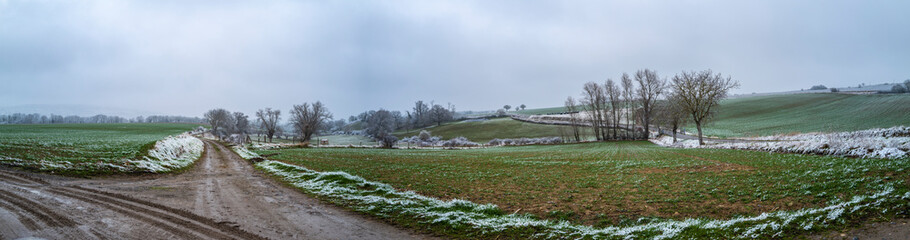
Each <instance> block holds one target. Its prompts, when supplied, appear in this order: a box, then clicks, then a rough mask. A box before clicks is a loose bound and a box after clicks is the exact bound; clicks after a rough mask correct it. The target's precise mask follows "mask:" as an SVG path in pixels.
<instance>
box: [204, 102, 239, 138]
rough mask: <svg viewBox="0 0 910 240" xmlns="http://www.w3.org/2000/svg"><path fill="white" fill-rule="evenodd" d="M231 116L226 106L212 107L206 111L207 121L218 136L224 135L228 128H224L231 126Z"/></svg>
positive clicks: (213, 132)
mask: <svg viewBox="0 0 910 240" xmlns="http://www.w3.org/2000/svg"><path fill="white" fill-rule="evenodd" d="M231 118H232V116H231V112H230V111H228V110H226V109H224V108H218V109H212V110H209V111H208V112H205V121H206V122H208V123H209V125H210V126H212V134H214V135H215V136H218V137H221V136H222V135H224V134H223V132H224V131H225V130H228V129H224V128H230V125H231V124H232V122H233V121H232V119H231Z"/></svg>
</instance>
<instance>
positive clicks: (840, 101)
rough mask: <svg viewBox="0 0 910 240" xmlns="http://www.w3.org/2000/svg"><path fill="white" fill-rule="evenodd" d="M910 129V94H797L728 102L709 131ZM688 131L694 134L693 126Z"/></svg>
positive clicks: (771, 132) (758, 133)
mask: <svg viewBox="0 0 910 240" xmlns="http://www.w3.org/2000/svg"><path fill="white" fill-rule="evenodd" d="M899 125H910V94H875V95H848V94H831V93H828V94H793V95H775V96H761V97H749V98H737V99H730V100H725V101H723V102H722V103H721V108H720V111H719V113H718V115H717V117H716V118H715V120H714V121H712V122H711V123H710V124H709V125H707V126H706V127H705V128H704V130H705V134H706V135H711V136H720V137H742V136H765V135H775V134H789V133H806V132H839V131H857V130H865V129H871V128H886V127H892V126H899ZM686 131H690V132H694V131H695V126H694V125H691V126H689V127H688V129H686Z"/></svg>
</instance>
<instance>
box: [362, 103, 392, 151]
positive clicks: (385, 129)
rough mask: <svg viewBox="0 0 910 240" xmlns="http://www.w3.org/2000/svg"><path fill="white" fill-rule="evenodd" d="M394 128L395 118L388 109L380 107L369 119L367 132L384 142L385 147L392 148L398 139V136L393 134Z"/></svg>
mask: <svg viewBox="0 0 910 240" xmlns="http://www.w3.org/2000/svg"><path fill="white" fill-rule="evenodd" d="M394 128H395V119H394V118H393V117H392V114H391V113H390V112H389V111H388V110H385V109H379V111H376V112H375V113H373V114H372V115H370V117H369V119H367V129H366V132H367V134H369V135H370V136H372V137H373V138H374V139H376V140H378V141H379V142H380V143H382V147H384V148H392V147H393V146H394V145H395V142H397V141H398V138H397V137H395V136H394V135H392V132H393V131H395V129H394Z"/></svg>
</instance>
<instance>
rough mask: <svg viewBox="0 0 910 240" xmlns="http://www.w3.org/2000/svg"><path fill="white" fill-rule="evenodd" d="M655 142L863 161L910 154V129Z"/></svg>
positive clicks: (660, 140)
mask: <svg viewBox="0 0 910 240" xmlns="http://www.w3.org/2000/svg"><path fill="white" fill-rule="evenodd" d="M652 142H654V143H656V144H658V145H662V146H671V147H684V148H723V149H743V150H757V151H767V152H779V153H800V154H818V155H835V156H847V157H862V158H867V157H868V158H889V159H895V158H903V157H907V156H908V155H910V127H905V126H899V127H892V128H877V129H869V130H863V131H855V132H838V133H807V134H798V135H790V136H785V135H777V136H767V137H757V138H745V139H742V140H741V141H737V142H717V141H710V140H706V141H705V143H706V145H704V146H699V145H698V143H697V141H695V140H682V141H679V142H677V143H673V141H672V139H670V138H669V137H663V138H660V139H655V140H653V141H652Z"/></svg>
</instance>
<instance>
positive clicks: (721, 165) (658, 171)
mask: <svg viewBox="0 0 910 240" xmlns="http://www.w3.org/2000/svg"><path fill="white" fill-rule="evenodd" d="M257 153H259V154H271V153H279V154H278V155H276V156H273V157H271V159H275V160H279V161H283V162H287V163H291V164H297V165H300V166H304V167H307V168H309V169H313V170H315V171H343V172H347V173H350V174H353V175H357V176H362V177H364V178H366V179H368V180H373V181H378V182H383V183H388V184H391V185H392V186H394V187H395V188H397V189H403V190H412V191H415V192H417V193H419V194H422V195H426V196H432V197H437V198H440V199H453V198H458V199H465V200H469V201H471V202H475V203H480V204H483V203H493V204H496V205H498V206H499V207H500V208H502V209H503V211H504V212H507V213H512V212H517V213H530V214H534V215H536V216H538V217H540V218H544V219H557V220H568V221H570V222H572V223H576V224H585V225H592V226H596V227H605V226H611V225H629V224H635V222H634V221H633V220H635V219H638V218H642V217H645V218H651V217H653V218H657V219H676V220H681V219H687V218H708V219H729V218H732V217H736V216H754V215H758V214H761V213H764V212H774V211H781V210H784V211H786V210H798V209H803V208H807V207H821V206H826V205H829V204H834V203H838V202H842V201H846V200H849V199H851V198H853V196H857V195H869V194H871V193H873V192H876V191H880V190H881V189H883V188H885V187H887V186H890V187H893V188H896V189H898V192H900V193H901V194H902V193H903V192H907V190H908V189H910V184H908V183H910V177H908V176H910V173H908V172H910V168H908V166H910V159H906V158H905V159H899V160H880V159H862V160H859V159H852V158H839V157H822V156H806V155H796V154H773V153H764V152H753V151H737V150H719V149H675V148H663V147H659V146H657V145H654V144H651V143H649V142H613V143H603V142H599V143H583V144H568V145H551V146H524V147H499V148H486V149H472V150H400V149H399V150H388V149H287V150H269V151H258V152H257Z"/></svg>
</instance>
